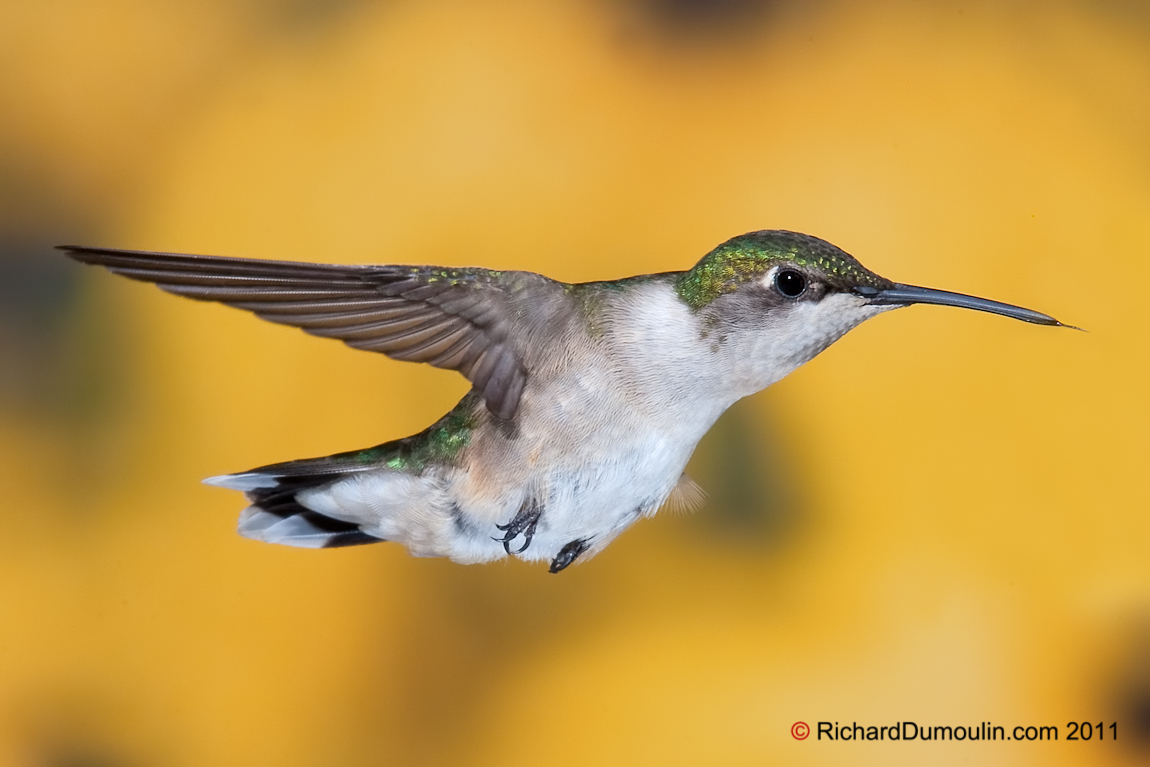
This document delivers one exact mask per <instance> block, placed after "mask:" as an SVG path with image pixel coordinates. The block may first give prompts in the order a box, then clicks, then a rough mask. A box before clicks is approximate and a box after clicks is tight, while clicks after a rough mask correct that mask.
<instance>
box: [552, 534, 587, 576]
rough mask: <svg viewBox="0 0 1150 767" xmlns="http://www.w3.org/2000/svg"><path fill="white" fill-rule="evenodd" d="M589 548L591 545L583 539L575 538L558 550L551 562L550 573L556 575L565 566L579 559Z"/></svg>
mask: <svg viewBox="0 0 1150 767" xmlns="http://www.w3.org/2000/svg"><path fill="white" fill-rule="evenodd" d="M590 547H591V544H590V543H589V542H588V541H587V539H585V538H577V539H576V540H573V541H571V542H570V543H568V544H567V545H566V546H564V547H563V548H561V549H559V553H558V554H557V555H556V557H555V559H553V560H551V572H553V573H557V572H559V571H560V570H562V569H563V568H565V567H567V565H569V564H571V563H572V562H574V561H575V560H576V559H578V558H579V555H580V554H582V553H583V552H584V551H586V550H587V549H588V548H590Z"/></svg>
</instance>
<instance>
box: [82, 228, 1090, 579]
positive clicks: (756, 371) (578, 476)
mask: <svg viewBox="0 0 1150 767" xmlns="http://www.w3.org/2000/svg"><path fill="white" fill-rule="evenodd" d="M61 250H64V251H65V252H66V253H67V255H69V256H70V257H72V258H74V259H76V260H77V261H81V262H83V263H86V264H95V265H99V266H103V267H105V268H106V269H108V270H109V271H111V272H114V273H116V274H120V275H123V276H125V277H128V278H131V279H134V280H141V281H144V282H151V283H155V284H156V285H157V286H159V287H160V288H162V289H163V290H166V291H168V292H170V293H175V294H176V295H180V296H186V297H188V298H194V299H197V300H201V301H218V302H221V303H224V304H227V305H229V306H234V307H236V308H238V309H244V310H247V311H249V312H253V313H254V314H255V315H256V316H258V317H260V318H262V319H265V320H268V321H270V322H276V323H281V324H285V325H293V326H295V327H297V328H301V329H303V330H304V331H306V332H308V333H311V334H314V335H317V336H323V337H326V338H336V339H340V340H342V341H343V342H344V343H346V344H347V345H348V346H351V347H353V348H356V349H366V350H368V351H374V352H380V353H382V354H385V355H387V356H389V357H392V358H393V359H398V360H408V361H412V362H424V363H427V364H429V365H433V366H435V367H438V368H444V369H448V370H456V371H459V372H460V373H462V374H463V375H464V376H465V377H466V378H467V379H468V380H469V381H470V382H471V389H470V390H469V391H468V392H467V394H466V395H464V397H463V399H462V400H460V402H459V403H458V404H457V405H456V406H455V407H454V408H452V409H451V411H450V412H448V413H447V414H446V415H445V416H443V417H442V418H441V419H439V420H438V421H436V422H435V423H434V424H432V425H431V426H430V427H428V428H427V429H425V430H423V431H421V432H419V433H418V434H415V435H413V436H409V437H404V438H402V439H396V440H392V441H390V442H384V443H383V444H380V445H376V446H374V447H369V448H366V449H362V450H352V451H349V452H345V453H337V454H335V455H330V456H326V457H321V458H309V459H305V460H295V461H286V462H283V463H273V464H270V465H267V466H261V467H259V468H255V469H252V470H250V471H245V472H241V473H238V474H227V475H223V476H218V477H211V478H209V479H206V480H204V482H205V483H207V484H209V485H216V486H219V487H224V488H230V489H232V490H239V491H242V492H244V493H245V494H246V496H247V500H248V502H249V504H250V505H249V506H248V507H247V508H246V509H244V510H243V511H242V512H241V514H240V518H239V533H240V534H241V535H243V536H246V537H248V538H253V539H256V540H260V541H266V542H268V543H279V544H286V545H289V546H299V547H305V548H335V547H341V546H352V545H359V544H367V543H379V542H382V541H395V542H398V543H401V544H403V545H404V546H406V547H407V549H408V550H409V551H410V552H411V553H412V554H414V555H416V556H446V557H450V558H451V559H452V560H454V561H456V562H460V563H465V564H471V563H478V562H489V561H493V560H497V559H502V558H504V557H507V556H516V557H518V558H520V559H523V560H527V561H543V562H549V563H550V566H549V569H550V572H552V573H558V572H560V571H562V570H564V569H565V568H567V567H568V566H569V565H571V564H572V563H573V562H575V561H576V560H585V559H588V558H590V557H591V556H593V555H595V554H597V553H599V552H600V551H602V550H603V549H604V548H605V547H606V546H607V545H608V544H610V543H611V541H613V540H614V539H615V538H616V537H617V536H618V535H619V534H620V533H621V532H623V531H624V530H625V529H627V528H628V527H630V526H631V525H632V524H633V523H634V522H636V521H637V520H639V519H641V518H644V517H650V516H653V515H654V514H655V513H656V512H657V511H658V510H659V509H660V508H662V507H663V506H664V505H667V504H668V503H669V502H670V503H672V504H674V503H678V504H680V505H687V506H693V505H698V503H699V500H700V498H701V491H700V490H699V488H698V486H697V485H695V484H694V482H693V481H692V480H691V479H690V478H689V477H687V475H686V474H685V473H684V469H685V468H686V465H687V461H688V459H689V458H690V457H691V454H692V453H693V452H694V449H695V446H696V445H697V444H698V442H699V440H700V439H702V437H703V435H704V434H705V433H706V432H707V430H708V429H710V428H711V426H712V425H713V424H714V423H715V421H716V419H718V417H719V416H720V415H721V414H722V413H723V412H724V411H725V410H726V409H727V408H729V407H730V406H731V405H732V404H734V403H735V402H736V401H737V400H739V399H741V398H743V397H747V396H749V395H751V394H754V393H756V392H758V391H761V390H762V389H764V388H766V387H767V386H770V385H771V384H773V383H775V382H776V381H778V380H780V379H781V378H783V377H784V376H786V375H787V374H789V373H791V372H792V371H794V370H795V369H796V368H798V367H799V366H800V365H802V364H803V363H805V362H807V361H808V360H810V359H812V358H813V357H814V356H815V355H817V354H818V353H819V352H821V351H823V350H824V349H826V348H827V347H828V346H830V345H831V344H832V343H834V342H835V341H836V340H838V339H839V338H841V337H842V336H843V334H845V333H846V332H847V331H848V330H850V329H851V328H853V327H855V326H856V325H858V324H859V323H861V322H863V321H864V320H867V319H869V318H871V317H874V316H875V315H878V314H881V313H883V312H886V311H890V310H891V309H897V308H899V307H904V306H909V305H911V304H939V305H943V306H957V307H962V308H966V309H976V310H980V311H985V312H992V313H995V314H1000V315H1003V316H1006V317H1012V318H1014V319H1017V320H1022V321H1025V322H1032V323H1037V324H1040V325H1055V326H1062V327H1072V326H1068V325H1063V323H1061V322H1059V321H1058V320H1056V319H1054V318H1053V317H1050V316H1048V315H1046V314H1041V313H1039V312H1036V311H1032V310H1030V309H1024V308H1022V307H1019V306H1013V305H1010V304H1004V303H999V302H996V301H991V300H988V299H984V298H977V297H974V296H969V295H965V294H960V293H951V292H947V291H943V290H934V289H931V288H923V287H916V286H913V285H904V284H900V283H896V282H891V281H890V280H888V279H886V278H884V277H880V276H879V275H877V274H875V273H874V272H871V271H870V270H868V269H867V268H865V267H864V266H863V265H862V264H860V263H859V262H858V261H857V260H856V259H855V258H854V257H852V256H851V255H849V254H848V253H846V252H845V251H843V250H840V249H839V248H837V247H835V246H834V245H832V244H830V243H829V242H826V241H825V240H821V239H819V238H817V237H813V236H810V235H806V234H800V233H797V232H790V231H783V230H766V231H758V232H750V233H747V234H743V235H740V236H738V237H734V238H732V239H730V240H727V241H726V242H724V243H722V244H721V245H719V246H718V247H717V248H715V249H714V250H712V251H711V252H710V253H708V254H707V255H705V256H703V258H702V259H701V260H700V261H699V262H698V263H697V264H695V266H694V267H692V268H691V269H688V270H686V271H678V272H662V273H657V274H645V275H639V276H635V277H629V278H626V279H620V280H613V281H602V282H584V283H565V282H560V281H558V280H553V279H550V278H548V277H545V276H543V275H541V274H536V273H534V272H527V271H498V270H493V269H483V268H473V267H472V268H456V267H442V266H368V265H354V266H353V265H335V264H314V263H301V262H294V261H269V260H259V259H247V258H228V257H218V256H196V255H183V254H176V253H155V252H145V251H130V250H112V249H105V248H92V247H79V246H61Z"/></svg>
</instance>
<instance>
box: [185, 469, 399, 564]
mask: <svg viewBox="0 0 1150 767" xmlns="http://www.w3.org/2000/svg"><path fill="white" fill-rule="evenodd" d="M365 468H367V467H364V466H355V467H354V468H352V469H351V470H350V471H339V470H338V469H334V468H333V467H332V465H331V460H330V459H314V460H308V461H292V462H288V463H283V464H275V465H273V466H265V467H263V468H260V469H253V470H252V471H247V472H243V473H240V474H225V475H222V476H218V477H210V478H208V479H205V480H204V483H205V484H208V485H213V486H215V487H224V488H228V489H231V490H241V491H243V493H244V494H245V495H246V496H247V498H248V500H249V501H251V502H252V505H251V506H248V507H247V508H246V509H244V510H243V512H242V513H241V514H240V519H239V525H238V528H237V530H238V532H239V534H240V535H242V536H244V537H245V538H251V539H253V540H257V541H264V542H265V543H279V544H282V545H285V546H297V547H300V548H308V549H331V548H340V547H343V546H358V545H361V544H366V543H380V542H382V541H383V539H382V538H378V537H376V536H374V535H368V534H367V533H365V532H363V531H362V530H361V529H360V526H359V525H357V524H355V523H354V522H347V521H345V520H341V519H335V518H333V517H329V516H326V515H324V514H321V513H319V512H317V511H315V510H313V509H309V508H307V507H306V506H303V505H302V504H300V503H299V501H297V500H296V498H297V496H298V494H299V493H300V492H301V491H303V490H308V489H311V488H314V487H316V486H319V485H326V484H328V483H330V482H333V481H336V480H338V479H340V478H342V477H344V476H347V475H348V474H353V473H356V472H359V471H363V470H365ZM309 470H310V471H309Z"/></svg>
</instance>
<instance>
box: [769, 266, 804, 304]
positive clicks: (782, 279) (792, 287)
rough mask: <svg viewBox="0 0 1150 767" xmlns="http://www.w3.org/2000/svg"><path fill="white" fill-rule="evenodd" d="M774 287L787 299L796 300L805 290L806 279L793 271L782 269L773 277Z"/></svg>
mask: <svg viewBox="0 0 1150 767" xmlns="http://www.w3.org/2000/svg"><path fill="white" fill-rule="evenodd" d="M775 287H776V288H778V289H779V292H780V293H782V294H783V295H784V296H786V297H787V298H798V297H799V296H801V295H802V294H803V291H804V290H806V289H807V278H806V277H804V276H803V274H802V273H801V272H796V271H795V270H794V269H783V270H782V271H781V272H779V273H778V274H776V275H775Z"/></svg>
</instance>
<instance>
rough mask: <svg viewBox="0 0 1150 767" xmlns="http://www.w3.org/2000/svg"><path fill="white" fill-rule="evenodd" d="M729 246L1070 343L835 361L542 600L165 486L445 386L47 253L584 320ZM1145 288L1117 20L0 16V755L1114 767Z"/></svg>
mask: <svg viewBox="0 0 1150 767" xmlns="http://www.w3.org/2000/svg"><path fill="white" fill-rule="evenodd" d="M764 228H786V229H795V230H799V231H804V232H808V233H811V234H815V235H818V236H820V237H823V238H826V239H828V240H830V241H831V242H834V243H835V244H837V245H839V246H840V247H843V248H844V249H846V250H847V251H849V252H851V253H853V254H854V255H856V256H857V257H858V258H859V259H860V260H861V261H862V262H863V263H864V264H866V265H867V266H868V267H870V268H872V269H874V270H875V271H877V272H879V273H880V274H883V275H885V276H888V277H890V278H893V279H895V280H899V281H904V282H911V283H916V284H923V285H930V286H934V287H939V288H945V289H950V290H958V291H964V292H970V293H975V294H979V295H984V296H987V297H990V298H995V299H999V300H1004V301H1009V302H1012V303H1018V304H1022V305H1025V306H1029V307H1033V308H1035V309H1038V310H1041V311H1044V312H1049V313H1052V314H1054V315H1055V316H1057V317H1059V318H1061V319H1063V320H1064V321H1067V322H1070V323H1073V324H1075V325H1081V326H1083V327H1085V328H1087V329H1088V330H1089V332H1088V333H1074V332H1070V331H1061V330H1055V329H1050V328H1041V327H1035V326H1028V325H1025V324H1023V323H1019V322H1012V321H1009V320H1006V319H1003V318H1001V317H993V316H990V315H985V314H977V313H974V312H963V311H959V310H955V309H941V308H936V307H916V308H912V309H908V310H905V311H900V312H896V313H894V314H892V315H888V316H884V317H882V318H879V319H877V320H875V321H873V322H870V323H868V324H867V325H865V326H863V327H862V328H860V329H858V330H856V331H854V332H853V333H851V334H850V335H849V336H848V337H847V338H845V339H844V340H842V341H841V342H839V343H838V344H836V345H835V346H834V347H833V348H832V349H831V350H829V351H828V352H827V353H826V354H824V355H823V356H821V357H820V358H818V359H817V360H815V361H814V362H813V363H811V364H810V365H808V366H806V367H805V368H803V369H801V370H800V371H799V372H797V373H795V374H794V375H792V376H791V377H790V378H788V379H787V380H785V381H784V382H782V383H780V384H778V385H776V386H775V387H773V388H772V389H771V390H769V391H767V392H765V393H763V394H760V395H758V396H756V397H753V398H751V399H749V400H747V401H744V402H742V403H740V404H739V405H737V406H736V407H735V408H734V409H733V410H732V412H731V413H729V414H728V415H727V416H726V417H724V419H723V420H721V421H720V423H719V424H718V425H717V426H716V428H715V429H714V431H713V432H712V433H711V434H710V435H709V436H708V437H707V439H705V440H704V442H703V444H702V445H701V447H700V450H699V452H698V454H697V455H696V457H695V459H694V461H693V465H692V467H691V469H690V471H691V473H692V475H693V476H694V477H695V478H696V479H697V480H698V481H699V482H700V484H702V485H703V487H704V488H705V489H706V490H707V491H708V493H709V495H710V501H709V502H708V504H707V506H706V507H705V508H704V509H703V510H702V511H701V512H699V513H697V514H695V515H692V516H681V515H671V514H663V515H660V516H659V517H658V518H656V519H655V520H653V521H647V522H643V523H640V524H639V525H637V526H636V528H635V529H633V530H632V531H630V532H628V533H627V534H626V535H624V536H623V537H622V538H621V539H620V540H619V541H617V542H616V543H614V544H613V545H612V546H611V547H610V548H609V549H608V550H607V551H606V552H605V553H604V554H603V555H601V556H600V557H598V558H597V559H595V560H593V561H591V562H589V563H586V564H583V565H581V566H579V567H574V568H571V569H570V570H568V571H566V572H564V573H562V574H561V575H560V576H551V575H548V574H547V572H546V570H545V568H544V567H540V566H529V565H525V564H522V563H517V562H508V563H499V564H493V565H486V566H473V567H463V566H460V565H455V564H452V563H450V562H447V561H441V560H420V559H413V558H411V557H409V556H408V555H407V554H406V552H405V551H404V550H403V549H402V548H400V547H398V546H390V545H386V544H385V545H380V546H366V547H358V548H353V549H339V550H333V551H318V552H317V551H307V550H296V549H290V548H284V547H275V546H268V545H262V544H258V543H254V542H252V541H248V540H245V539H242V538H240V537H238V536H237V535H236V534H235V532H234V526H235V520H236V516H237V514H238V512H239V510H240V508H242V506H243V500H242V498H241V497H240V496H239V495H238V494H236V493H229V492H225V491H221V490H219V489H214V488H209V487H205V486H202V485H200V484H199V480H200V479H201V478H203V477H206V476H210V475H214V474H220V473H225V472H232V471H240V470H244V469H247V468H250V467H252V466H257V465H262V464H267V463H271V462H275V461H281V460H287V459H292V458H302V457H308V456H316V455H324V454H328V453H333V452H337V451H341V450H348V449H352V448H358V447H365V446H368V445H372V444H376V443H378V442H381V441H383V440H386V439H392V438H395V437H399V436H403V435H406V434H409V433H413V432H415V431H418V430H419V429H421V428H422V427H424V426H425V425H427V424H428V423H430V422H431V421H432V420H433V419H435V418H436V417H438V416H439V415H441V414H442V413H443V412H445V411H446V410H447V409H448V408H449V407H450V406H451V405H452V404H454V402H455V400H456V398H458V397H459V396H460V395H461V394H462V392H463V391H464V390H465V388H466V385H465V382H464V381H463V379H462V378H461V377H460V376H457V375H452V374H448V373H445V372H442V371H437V370H433V369H431V368H427V367H426V366H415V365H408V364H402V363H398V362H393V361H390V360H387V359H385V358H383V357H381V356H379V355H372V354H365V353H353V352H352V351H349V350H348V349H346V348H345V347H343V346H342V345H341V344H338V343H333V342H331V341H324V340H320V339H316V338H312V337H309V336H306V335H304V334H302V333H300V332H298V331H294V330H291V329H286V328H283V327H276V326H272V325H270V324H267V323H262V322H260V321H258V320H256V319H254V318H253V317H251V316H250V315H246V314H244V313H241V312H237V311H234V310H231V309H226V308H223V307H219V306H211V305H206V304H198V303H194V302H191V301H185V300H180V299H176V298H174V297H172V296H168V295H165V294H163V293H161V292H160V291H158V290H156V289H155V288H152V287H150V286H144V285H140V284H138V283H131V282H129V281H127V280H123V279H121V278H115V277H111V276H109V275H107V274H104V273H102V272H99V271H97V270H93V269H85V268H83V267H81V266H79V265H77V264H74V263H71V262H69V261H67V260H66V259H65V258H63V257H62V256H61V255H60V254H58V253H55V252H52V251H50V250H49V246H50V245H54V244H60V243H64V242H74V243H77V244H92V245H105V246H112V247H126V248H140V249H157V250H170V251H185V252H194V253H211V254H222V255H242V256H251V257H259V258H284V259H298V260H307V261H323V262H333V263H334V262H339V263H434V264H446V265H483V266H489V267H493V268H499V269H530V270H534V271H540V272H543V273H546V274H548V275H550V276H553V277H556V278H559V279H563V280H569V281H579V280H592V279H608V278H613V277H620V276H625V275H630V274H635V273H641V272H649V271H665V270H671V269H684V268H688V267H689V266H691V265H692V264H693V263H694V262H695V261H696V260H697V259H698V258H699V257H700V256H701V255H702V254H703V253H705V252H706V251H708V250H709V249H710V248H711V247H713V246H714V245H716V244H718V243H719V242H721V241H723V240H725V239H726V238H728V237H730V236H732V235H735V234H738V233H742V232H745V231H748V230H754V229H764ZM1148 254H1150V7H1148V6H1147V5H1146V4H1145V3H1142V2H1135V1H1133V0H1132V1H1130V2H1122V1H1121V0H1108V1H1107V2H1101V3H1099V2H1086V0H1081V1H1080V2H1072V1H1070V0H1066V1H1065V2H1060V1H1057V0H1056V1H1055V2H1046V3H1042V2H1028V1H1027V0H1017V2H998V3H993V2H978V1H977V0H976V1H975V2H933V3H915V2H909V0H908V1H906V2H900V1H898V0H890V2H878V3H851V2H835V1H834V0H823V1H822V2H815V3H804V2H798V1H797V0H793V1H792V0H775V1H774V2H771V1H769V0H711V1H710V2H706V1H705V0H629V1H628V0H615V1H614V2H611V1H609V0H568V1H561V0H557V1H555V2H550V3H532V2H527V1H526V0H494V1H493V2H487V3H468V2H463V0H425V1H424V2H413V1H408V2H398V1H397V2H391V3H370V2H362V1H357V0H338V1H329V2H322V1H321V0H242V1H241V0H229V2H223V1H222V0H199V1H198V2H192V1H190V0H168V1H167V2H162V3H155V2H145V1H144V0H105V1H104V2H97V3H92V2H82V1H81V0H50V1H49V2H43V3H28V2H20V1H19V0H4V1H3V2H0V353H2V355H3V356H2V361H0V367H2V368H3V369H2V370H0V465H2V466H3V474H2V476H3V480H4V483H3V494H2V496H0V497H2V501H0V520H2V522H3V530H2V531H0V765H36V766H40V765H43V766H45V767H121V766H123V767H148V766H150V765H175V766H183V765H188V766H191V765H197V766H199V765H213V766H215V765H218V766H221V767H223V766H227V765H265V764H266V765H277V766H279V767H291V766H294V765H301V766H303V765H309V766H310V765H382V764H386V765H392V764H395V765H399V764H413V765H415V764H420V765H422V764H428V765H435V764H460V765H463V764H466V765H520V764H522V765H527V764H538V763H550V764H567V763H575V764H663V765H670V764H683V765H696V764H723V765H762V764H788V765H821V764H882V765H898V764H957V763H962V764H987V765H1000V764H1002V765H1005V764H1010V765H1013V764H1035V765H1038V764H1041V765H1061V764H1135V763H1141V762H1144V761H1150V551H1148V549H1150V513H1148V510H1150V501H1148V500H1147V490H1146V476H1147V474H1146V472H1147V468H1146V465H1147V458H1148V457H1150V445H1148V437H1147V434H1148V433H1150V405H1148V396H1147V394H1148V384H1150V375H1148V372H1150V363H1148V356H1147V351H1148V349H1150V343H1148V341H1147V336H1146V330H1147V323H1148V320H1150V308H1148V307H1150V302H1148V301H1147V300H1146V298H1145V296H1144V291H1145V290H1146V282H1147V268H1146V264H1147V256H1148ZM800 720H802V721H806V722H808V723H810V724H811V727H812V728H815V727H816V725H817V722H819V721H833V722H840V723H844V724H849V723H850V722H858V723H860V724H863V725H890V724H893V723H895V722H899V721H903V720H909V721H915V722H918V723H919V724H921V725H952V726H954V725H967V726H978V724H979V723H980V722H984V721H988V722H991V723H992V724H994V725H1002V726H1005V727H1006V728H1007V729H1008V730H1009V729H1011V728H1012V727H1013V726H1015V725H1023V726H1026V725H1055V726H1057V727H1058V728H1059V730H1060V739H1059V741H1058V742H1042V743H1039V742H1033V743H1027V742H1016V741H1014V742H978V743H971V742H966V743H958V742H952V743H923V742H908V743H890V742H884V743H851V742H837V743H828V742H827V741H826V740H825V739H824V740H823V741H821V742H820V741H818V740H817V739H816V737H815V736H813V735H812V736H811V737H810V738H808V739H807V740H806V741H798V740H795V739H794V738H792V736H791V730H790V728H791V725H792V724H793V723H794V722H796V721H800ZM1070 721H1075V722H1081V721H1088V722H1092V723H1096V722H1098V721H1103V722H1105V723H1106V725H1107V729H1106V734H1107V736H1108V737H1109V735H1110V730H1109V723H1111V722H1118V735H1119V738H1118V741H1117V742H1116V743H1115V742H1113V741H1111V740H1109V739H1108V740H1105V741H1101V742H1100V741H1098V739H1097V735H1095V737H1094V738H1093V740H1091V741H1090V742H1082V741H1079V742H1067V741H1066V736H1067V734H1068V732H1069V730H1068V729H1067V723H1068V722H1070Z"/></svg>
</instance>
